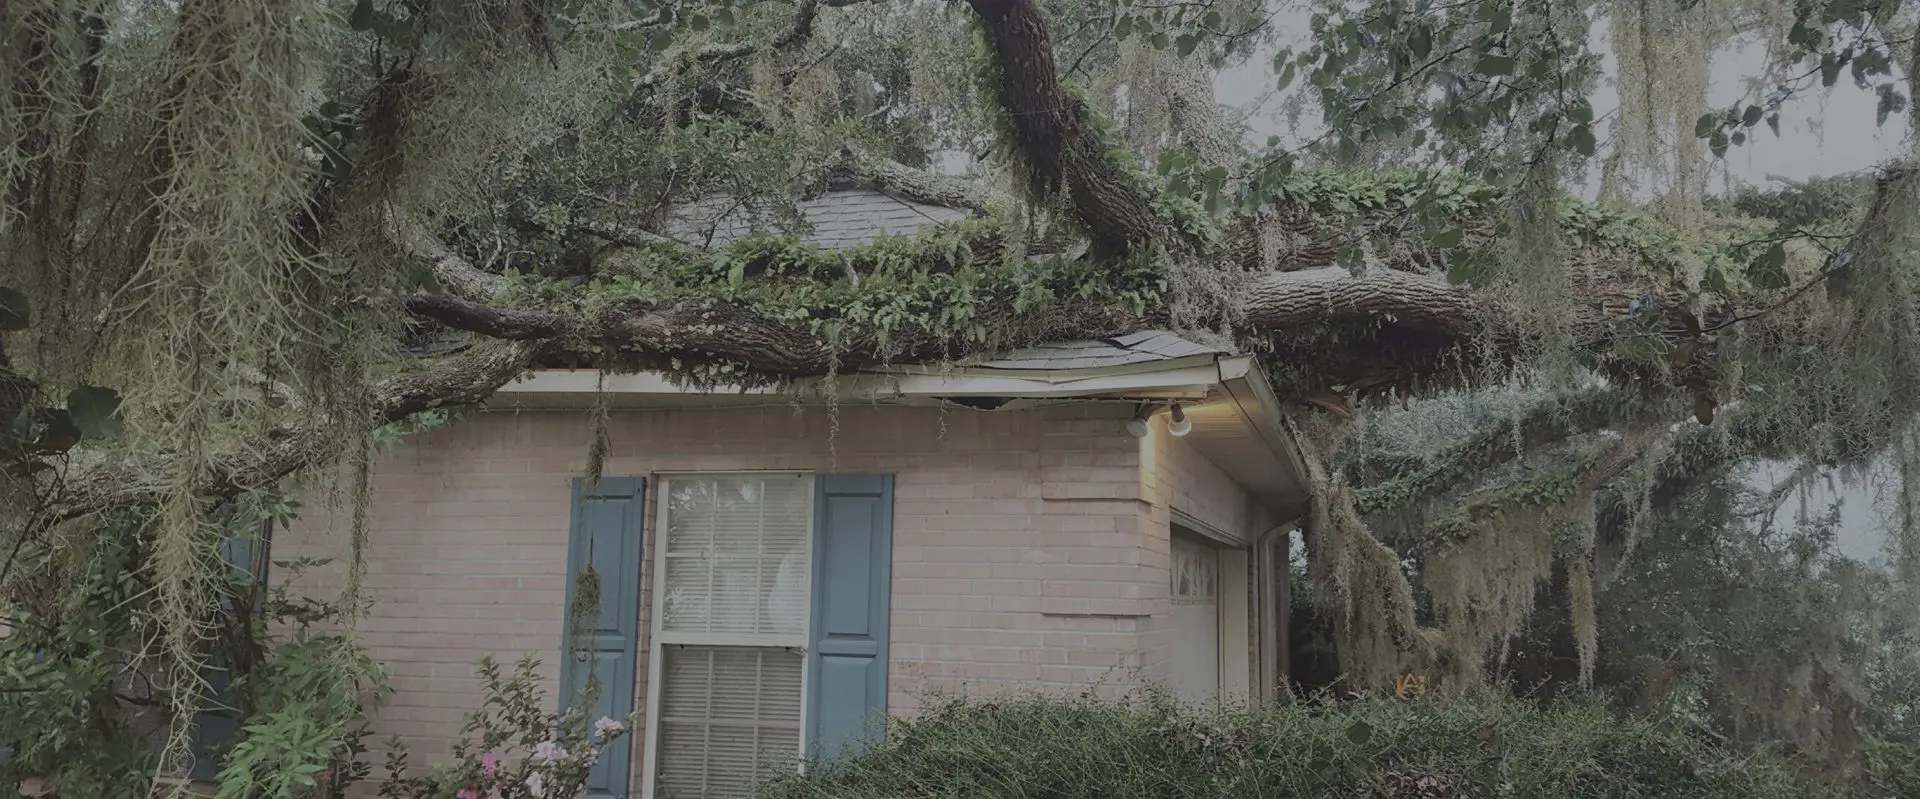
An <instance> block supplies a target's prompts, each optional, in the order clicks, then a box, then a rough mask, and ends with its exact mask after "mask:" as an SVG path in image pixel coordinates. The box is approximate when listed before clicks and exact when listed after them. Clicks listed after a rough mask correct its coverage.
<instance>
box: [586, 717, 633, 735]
mask: <svg viewBox="0 0 1920 799" xmlns="http://www.w3.org/2000/svg"><path fill="white" fill-rule="evenodd" d="M626 731H627V725H625V724H621V723H620V722H617V721H614V720H613V719H611V718H608V717H606V716H601V717H600V720H599V721H596V722H594V723H593V734H594V737H597V738H612V737H613V736H615V735H619V734H620V733H623V732H626Z"/></svg>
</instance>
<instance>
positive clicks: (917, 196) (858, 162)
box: [842, 144, 1019, 218]
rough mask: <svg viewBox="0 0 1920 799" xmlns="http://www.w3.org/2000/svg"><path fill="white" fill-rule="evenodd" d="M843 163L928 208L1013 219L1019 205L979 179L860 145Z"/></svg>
mask: <svg viewBox="0 0 1920 799" xmlns="http://www.w3.org/2000/svg"><path fill="white" fill-rule="evenodd" d="M842 158H843V163H844V165H845V166H846V168H847V170H848V171H850V172H852V173H853V174H854V176H856V177H859V178H863V179H866V180H869V181H872V182H873V183H874V185H877V186H879V187H880V188H883V189H890V190H893V191H896V192H899V193H900V194H903V195H905V196H906V197H907V198H909V199H912V200H915V201H918V202H923V203H926V204H928V205H943V206H947V207H949V208H965V209H967V210H969V211H973V212H975V213H979V214H982V215H985V216H997V217H1002V218H1011V217H1012V216H1013V214H1014V212H1015V211H1016V210H1018V207H1019V206H1018V204H1017V203H1016V202H1015V201H1014V199H1013V198H1012V197H1009V196H1007V195H1006V194H1005V193H1003V192H1000V191H997V190H995V189H994V188H993V187H991V186H988V185H986V184H984V183H981V182H979V181H977V180H968V179H966V178H962V177H955V176H952V175H941V174H937V173H934V172H928V171H926V170H923V169H914V168H913V167H910V166H907V165H905V164H902V163H900V162H898V161H895V160H893V159H891V158H886V157H883V156H879V155H875V154H874V153H873V152H871V151H869V150H867V149H866V148H864V147H861V146H859V145H857V144H849V145H847V146H846V147H845V148H844V152H843V156H842Z"/></svg>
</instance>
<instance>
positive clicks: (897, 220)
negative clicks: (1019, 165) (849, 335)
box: [400, 186, 1232, 371]
mask: <svg viewBox="0 0 1920 799" xmlns="http://www.w3.org/2000/svg"><path fill="white" fill-rule="evenodd" d="M795 205H796V207H797V208H798V209H799V211H800V213H801V216H802V217H803V218H805V219H806V220H807V222H808V223H809V224H810V225H811V226H812V232H811V233H808V234H806V235H804V236H802V237H801V238H802V240H803V241H806V242H808V243H811V244H815V245H818V246H820V247H821V248H822V249H828V250H833V249H841V248H845V247H851V246H854V245H857V244H861V243H864V242H868V241H871V240H873V239H875V238H877V237H879V236H881V235H889V236H913V235H918V234H919V233H920V232H921V231H922V229H924V228H928V227H931V226H933V225H937V224H941V223H944V222H953V221H958V220H962V219H965V218H967V216H968V212H966V211H964V210H961V209H957V208H949V207H946V206H940V205H929V204H926V203H921V202H915V201H913V200H909V199H906V198H904V197H899V196H896V195H894V194H892V193H889V192H885V191H881V190H878V189H873V188H867V187H862V186H850V187H849V186H842V187H838V188H834V189H831V190H828V191H825V192H822V193H821V194H819V195H817V196H814V197H811V198H808V199H805V200H801V201H799V202H798V203H796V204H795ZM768 216H769V215H768V213H767V212H766V211H765V210H764V209H762V210H761V211H760V212H759V213H755V212H754V210H753V209H750V208H748V207H746V206H745V205H743V204H741V203H738V202H736V201H734V200H733V198H731V197H728V196H726V195H720V194H713V195H708V196H706V197H703V198H701V199H699V200H695V201H693V202H691V203H688V204H686V205H682V206H679V207H677V208H675V209H674V210H673V211H672V212H670V213H669V215H668V217H669V219H668V222H667V226H666V228H667V229H666V231H665V233H666V235H668V236H670V237H672V238H675V239H678V240H680V241H685V242H689V243H693V244H696V245H701V244H702V243H703V242H704V241H705V239H706V236H707V231H708V229H709V228H711V229H712V231H713V238H712V241H711V242H710V243H706V244H705V245H704V246H715V247H717V246H721V245H725V244H727V243H730V242H732V241H735V240H737V239H739V238H741V237H743V236H745V235H747V234H749V233H751V232H753V231H754V230H757V229H761V223H762V222H763V221H765V220H767V219H768ZM410 333H411V335H409V336H408V337H407V340H406V341H405V342H404V343H403V344H402V345H401V347H400V355H401V356H402V357H407V358H430V357H434V356H438V355H445V354H447V353H450V352H455V351H458V350H462V349H465V348H466V347H468V346H470V345H471V344H472V342H473V336H472V334H470V333H467V332H465V331H460V330H450V329H447V328H444V327H441V326H439V325H433V324H420V325H418V326H417V328H416V329H414V330H411V331H410ZM1229 354H1232V353H1230V352H1228V351H1227V350H1223V349H1219V348H1216V347H1210V346H1207V345H1204V344H1198V343H1195V342H1193V341H1189V340H1187V339H1184V338H1181V337H1179V336H1177V335H1174V334H1173V333H1170V332H1167V331H1165V330H1141V331H1137V332H1133V333H1128V334H1126V335H1123V336H1115V337H1113V338H1105V339H1097V340H1090V341H1060V342H1052V343H1046V344H1039V345H1036V346H1032V347H1026V348H1023V349H1017V350H1013V351H1011V352H1005V353H999V354H995V355H989V356H985V357H983V358H981V359H979V360H975V361H970V362H967V363H965V364H964V365H965V366H968V367H973V368H981V369H1006V370H1021V371H1061V370H1069V369H1099V368H1103V367H1113V366H1133V365H1137V364H1146V363H1155V362H1159V361H1170V360H1174V359H1177V358H1186V357H1191V356H1195V355H1229Z"/></svg>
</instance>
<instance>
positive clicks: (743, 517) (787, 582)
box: [661, 477, 813, 636]
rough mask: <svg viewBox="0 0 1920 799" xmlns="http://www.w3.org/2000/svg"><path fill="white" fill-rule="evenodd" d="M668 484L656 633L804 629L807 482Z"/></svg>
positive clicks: (694, 481)
mask: <svg viewBox="0 0 1920 799" xmlns="http://www.w3.org/2000/svg"><path fill="white" fill-rule="evenodd" d="M671 485H672V488H671V490H670V492H669V493H670V497H669V499H668V502H669V505H668V511H667V523H666V535H667V541H666V543H665V551H666V574H665V580H666V582H665V588H664V590H665V592H666V593H665V602H664V604H665V607H664V608H663V610H662V614H661V624H662V630H663V631H664V632H666V633H669V634H671V633H726V634H738V635H786V636H797V635H801V634H804V633H805V632H806V621H807V619H806V608H807V592H808V589H809V584H808V580H807V575H808V571H807V566H808V564H807V560H808V554H809V543H810V541H809V538H810V537H809V535H808V533H809V531H810V530H811V529H812V526H813V525H812V522H813V519H812V494H811V491H810V490H809V489H808V483H807V481H805V480H803V479H798V478H791V477H772V478H763V477H727V478H682V479H675V480H674V481H673V482H672V483H671Z"/></svg>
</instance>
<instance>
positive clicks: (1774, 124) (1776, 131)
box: [1767, 114, 1780, 138]
mask: <svg viewBox="0 0 1920 799" xmlns="http://www.w3.org/2000/svg"><path fill="white" fill-rule="evenodd" d="M1767 127H1769V128H1772V129H1773V135H1774V137H1775V138H1778V137H1779V136H1780V115H1779V114H1768V115H1767Z"/></svg>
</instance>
